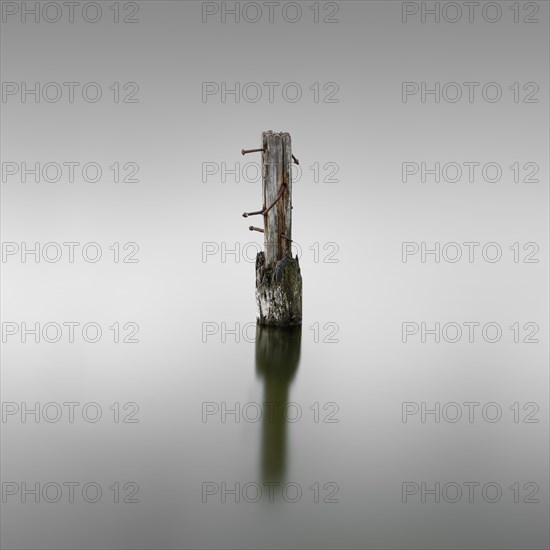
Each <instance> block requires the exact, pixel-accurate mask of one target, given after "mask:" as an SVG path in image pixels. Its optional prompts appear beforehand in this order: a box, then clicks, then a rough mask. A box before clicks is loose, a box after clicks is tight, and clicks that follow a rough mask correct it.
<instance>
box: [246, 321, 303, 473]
mask: <svg viewBox="0 0 550 550" xmlns="http://www.w3.org/2000/svg"><path fill="white" fill-rule="evenodd" d="M301 343H302V328H301V327H293V328H278V327H266V326H261V325H257V326H256V374H257V375H258V376H259V377H260V378H262V379H263V381H264V398H263V403H264V405H263V411H264V414H263V418H262V450H261V472H262V480H263V481H283V480H284V476H285V466H286V454H287V453H286V427H287V424H288V422H289V421H288V420H286V419H285V417H284V416H283V413H284V412H285V413H286V404H287V402H288V391H289V388H290V384H291V382H292V380H293V378H294V375H295V374H296V371H297V370H298V364H299V362H300V347H301ZM295 414H296V411H294V410H289V411H288V416H289V417H290V418H293V417H294V415H295Z"/></svg>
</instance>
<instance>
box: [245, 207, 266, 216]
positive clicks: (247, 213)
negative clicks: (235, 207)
mask: <svg viewBox="0 0 550 550" xmlns="http://www.w3.org/2000/svg"><path fill="white" fill-rule="evenodd" d="M263 213H264V209H263V208H262V209H261V210H258V211H257V212H243V218H248V216H257V215H258V214H263Z"/></svg>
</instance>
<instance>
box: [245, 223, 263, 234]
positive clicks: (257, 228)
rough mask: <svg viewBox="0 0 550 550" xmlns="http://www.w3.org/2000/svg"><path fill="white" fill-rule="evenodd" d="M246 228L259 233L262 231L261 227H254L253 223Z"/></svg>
mask: <svg viewBox="0 0 550 550" xmlns="http://www.w3.org/2000/svg"><path fill="white" fill-rule="evenodd" d="M248 229H250V231H259V232H260V233H263V232H264V230H263V229H260V228H259V227H254V226H253V225H251V226H250V227H249V228H248Z"/></svg>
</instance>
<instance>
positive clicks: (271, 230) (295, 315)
mask: <svg viewBox="0 0 550 550" xmlns="http://www.w3.org/2000/svg"><path fill="white" fill-rule="evenodd" d="M262 149H263V150H262V166H263V167H262V192H263V207H262V209H261V210H260V211H258V212H254V213H250V214H245V217H248V215H253V214H261V215H262V217H263V220H264V224H263V225H264V227H263V233H264V248H265V251H264V252H260V253H259V254H258V255H257V257H256V303H257V306H258V317H257V321H258V323H259V324H261V325H272V326H293V325H301V324H302V276H301V273H300V265H299V263H298V257H296V258H293V257H292V161H293V159H294V157H293V156H292V147H291V140H290V135H289V134H288V133H286V132H281V133H275V132H272V131H269V132H263V133H262ZM244 153H245V151H243V154H244ZM250 229H251V230H258V228H254V227H253V226H251V227H250Z"/></svg>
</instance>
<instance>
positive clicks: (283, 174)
mask: <svg viewBox="0 0 550 550" xmlns="http://www.w3.org/2000/svg"><path fill="white" fill-rule="evenodd" d="M262 146H263V147H264V148H265V151H264V152H263V153H262V161H263V162H262V165H263V168H262V176H263V177H262V181H263V200H264V203H263V204H264V207H265V208H269V206H271V204H273V202H274V201H276V200H277V197H278V196H279V192H280V191H281V188H282V193H283V194H282V197H281V198H280V200H279V201H277V203H276V204H275V206H273V208H271V210H270V211H269V212H268V213H267V215H266V216H264V248H265V263H266V267H267V268H269V267H275V264H276V263H277V262H278V261H279V260H281V259H282V258H283V257H284V256H285V254H287V253H290V251H291V244H292V241H291V239H292V212H291V209H292V148H291V142H290V135H289V134H287V133H286V132H285V133H274V132H271V131H269V132H263V134H262Z"/></svg>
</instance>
